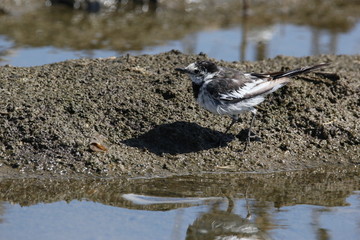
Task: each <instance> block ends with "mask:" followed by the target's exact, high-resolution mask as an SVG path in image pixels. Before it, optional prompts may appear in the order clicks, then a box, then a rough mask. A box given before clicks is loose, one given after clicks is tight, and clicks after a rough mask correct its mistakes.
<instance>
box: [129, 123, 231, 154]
mask: <svg viewBox="0 0 360 240" xmlns="http://www.w3.org/2000/svg"><path fill="white" fill-rule="evenodd" d="M233 139H234V136H233V135H231V134H224V133H222V132H219V131H216V130H212V129H210V128H204V127H201V126H199V125H198V124H196V123H189V122H174V123H169V124H162V125H158V126H156V127H154V129H152V130H150V131H148V132H147V133H145V134H143V135H140V136H138V137H135V138H131V139H127V140H125V141H123V143H124V144H126V145H128V146H131V147H137V148H141V149H147V150H149V151H150V152H153V153H155V154H157V155H162V154H164V153H169V154H173V155H175V154H181V153H190V152H198V151H201V150H207V149H210V148H217V147H223V146H226V145H227V143H228V142H230V141H232V140H233Z"/></svg>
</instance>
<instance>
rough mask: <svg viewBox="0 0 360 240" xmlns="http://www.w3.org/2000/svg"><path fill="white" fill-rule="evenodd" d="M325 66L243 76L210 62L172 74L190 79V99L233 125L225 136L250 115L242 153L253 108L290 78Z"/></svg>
mask: <svg viewBox="0 0 360 240" xmlns="http://www.w3.org/2000/svg"><path fill="white" fill-rule="evenodd" d="M327 65H329V64H328V63H320V64H316V65H312V66H306V67H301V68H297V69H294V70H290V71H280V72H271V73H254V72H242V71H239V70H236V69H233V68H227V67H222V66H218V65H217V64H215V63H214V62H212V61H208V60H202V61H197V62H194V63H190V64H189V65H188V66H187V67H185V68H175V70H176V71H178V72H180V73H183V74H187V75H188V76H189V77H190V79H191V81H192V89H193V95H194V97H195V99H196V101H197V103H198V104H199V105H200V106H201V107H203V108H205V109H206V110H208V111H210V112H212V113H214V114H220V115H228V116H230V117H231V119H232V121H231V123H230V125H229V126H228V127H227V128H226V130H225V133H224V134H226V133H227V132H228V131H229V130H230V129H231V127H232V126H233V125H234V124H235V123H236V122H238V120H239V114H241V113H243V112H251V113H252V119H251V122H250V127H249V130H248V135H247V141H246V143H245V148H244V151H245V150H246V149H247V147H248V146H249V145H250V139H251V138H253V137H254V136H253V135H252V134H251V129H252V127H253V125H254V122H255V118H256V114H257V110H256V108H255V106H257V105H258V104H260V103H262V102H263V101H264V100H265V97H266V96H267V95H268V94H270V93H273V92H274V91H276V90H278V89H279V88H281V87H283V86H285V85H286V84H288V83H290V82H291V81H292V79H291V77H294V76H297V75H299V74H303V73H308V72H311V71H312V70H315V69H319V68H322V67H325V66H327Z"/></svg>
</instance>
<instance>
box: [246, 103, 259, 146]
mask: <svg viewBox="0 0 360 240" xmlns="http://www.w3.org/2000/svg"><path fill="white" fill-rule="evenodd" d="M251 113H252V114H253V117H252V119H251V123H250V127H249V131H248V137H247V140H246V144H245V148H244V151H245V150H246V149H247V147H248V146H250V139H251V138H253V137H256V135H253V136H252V135H251V129H252V127H253V126H254V123H255V118H256V113H257V110H256V109H255V108H253V109H252V110H251Z"/></svg>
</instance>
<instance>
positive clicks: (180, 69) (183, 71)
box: [175, 68, 188, 73]
mask: <svg viewBox="0 0 360 240" xmlns="http://www.w3.org/2000/svg"><path fill="white" fill-rule="evenodd" d="M175 71H178V72H181V73H187V72H188V70H186V69H185V68H175Z"/></svg>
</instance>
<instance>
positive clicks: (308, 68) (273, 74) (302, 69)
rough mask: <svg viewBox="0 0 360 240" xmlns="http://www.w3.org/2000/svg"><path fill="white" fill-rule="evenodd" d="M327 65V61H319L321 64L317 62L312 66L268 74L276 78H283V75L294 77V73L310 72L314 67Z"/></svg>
mask: <svg viewBox="0 0 360 240" xmlns="http://www.w3.org/2000/svg"><path fill="white" fill-rule="evenodd" d="M328 65H329V64H328V63H321V64H317V65H314V66H309V67H302V68H297V69H294V70H290V71H287V72H277V73H271V74H269V75H270V76H271V77H272V78H273V79H278V78H283V77H294V76H296V75H299V74H302V73H307V72H311V71H312V70H314V69H318V68H322V67H325V66H328Z"/></svg>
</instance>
